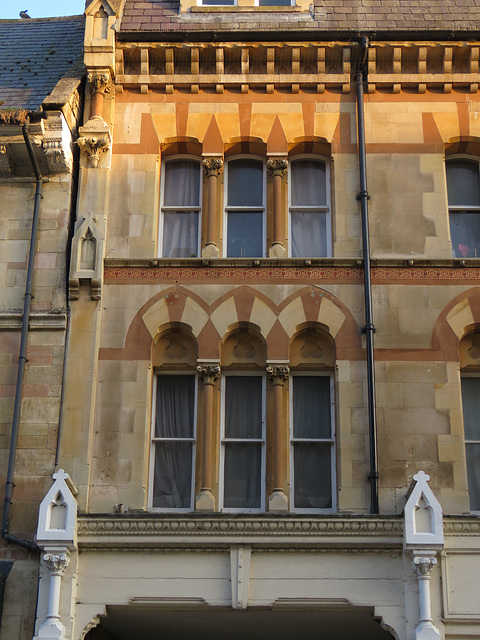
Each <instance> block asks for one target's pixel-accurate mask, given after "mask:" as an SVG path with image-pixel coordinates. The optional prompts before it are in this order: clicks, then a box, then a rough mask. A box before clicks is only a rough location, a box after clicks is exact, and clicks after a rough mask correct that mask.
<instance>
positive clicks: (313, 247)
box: [289, 157, 332, 258]
mask: <svg viewBox="0 0 480 640" xmlns="http://www.w3.org/2000/svg"><path fill="white" fill-rule="evenodd" d="M289 202H290V206H289V211H290V215H289V227H290V230H289V237H290V255H291V257H292V258H318V257H323V256H331V255H332V225H331V216H330V180H329V167H328V164H327V162H326V161H325V160H321V159H319V158H315V157H304V158H299V159H296V160H292V162H291V164H290V179H289Z"/></svg>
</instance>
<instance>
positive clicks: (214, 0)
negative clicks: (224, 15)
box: [202, 0, 235, 6]
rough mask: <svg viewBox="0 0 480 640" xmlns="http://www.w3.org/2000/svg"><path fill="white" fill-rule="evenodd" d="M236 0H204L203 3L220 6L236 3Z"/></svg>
mask: <svg viewBox="0 0 480 640" xmlns="http://www.w3.org/2000/svg"><path fill="white" fill-rule="evenodd" d="M234 4H235V1H234V0H203V1H202V5H220V6H229V5H234Z"/></svg>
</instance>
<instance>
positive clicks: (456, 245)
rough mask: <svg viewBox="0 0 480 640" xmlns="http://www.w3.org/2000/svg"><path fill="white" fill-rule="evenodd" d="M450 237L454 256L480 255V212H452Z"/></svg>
mask: <svg viewBox="0 0 480 640" xmlns="http://www.w3.org/2000/svg"><path fill="white" fill-rule="evenodd" d="M449 219H450V237H451V239H452V250H453V257H454V258H479V257H480V212H478V213H476V212H472V213H458V212H451V213H450V216H449Z"/></svg>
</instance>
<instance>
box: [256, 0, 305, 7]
mask: <svg viewBox="0 0 480 640" xmlns="http://www.w3.org/2000/svg"><path fill="white" fill-rule="evenodd" d="M255 4H256V5H257V6H259V7H291V6H294V5H295V2H294V1H292V0H257V1H256V2H255Z"/></svg>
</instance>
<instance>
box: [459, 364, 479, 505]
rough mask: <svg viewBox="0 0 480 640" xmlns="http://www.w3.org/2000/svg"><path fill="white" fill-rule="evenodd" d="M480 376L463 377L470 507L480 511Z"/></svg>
mask: <svg viewBox="0 0 480 640" xmlns="http://www.w3.org/2000/svg"><path fill="white" fill-rule="evenodd" d="M479 394H480V378H478V377H465V376H464V377H462V402H463V424H464V428H465V453H466V458H467V473H468V491H469V495H470V508H471V510H472V511H480V413H479V411H478V398H479Z"/></svg>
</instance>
